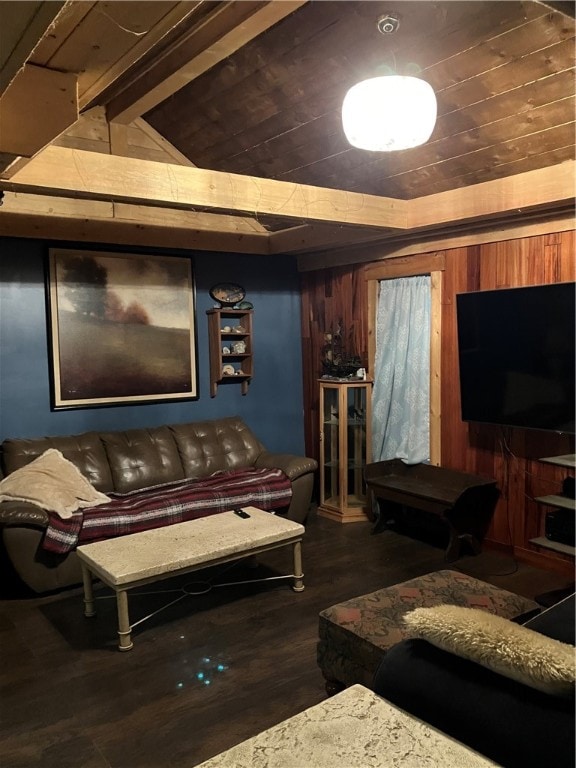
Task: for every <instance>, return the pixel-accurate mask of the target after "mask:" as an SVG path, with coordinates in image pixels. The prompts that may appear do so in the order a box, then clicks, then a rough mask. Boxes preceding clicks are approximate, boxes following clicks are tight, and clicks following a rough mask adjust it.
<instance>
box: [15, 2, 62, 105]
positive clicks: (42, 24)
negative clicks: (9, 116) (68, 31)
mask: <svg viewBox="0 0 576 768" xmlns="http://www.w3.org/2000/svg"><path fill="white" fill-rule="evenodd" d="M64 5H65V3H64V2H50V3H45V2H28V3H14V2H1V3H0V19H1V20H2V24H1V25H0V94H1V93H3V92H4V91H5V90H6V88H7V87H8V86H9V84H10V83H11V82H12V80H13V79H14V77H15V76H16V73H17V72H18V70H19V69H20V68H21V67H22V66H24V64H25V63H26V61H27V60H28V57H29V56H30V54H31V52H32V50H33V49H34V46H35V45H36V44H37V42H38V40H39V39H40V38H41V37H42V36H43V35H44V34H45V32H46V30H47V29H48V28H49V27H50V26H51V25H52V23H53V21H54V19H55V18H56V17H57V16H58V14H59V13H60V11H61V10H62V8H63V6H64Z"/></svg>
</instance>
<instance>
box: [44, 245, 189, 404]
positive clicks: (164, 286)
mask: <svg viewBox="0 0 576 768" xmlns="http://www.w3.org/2000/svg"><path fill="white" fill-rule="evenodd" d="M48 288H49V290H48V296H49V309H50V328H51V352H52V355H51V357H52V389H53V403H52V407H53V409H60V408H82V407H94V406H100V405H114V404H117V405H121V404H133V403H137V402H154V401H158V400H189V399H195V398H197V396H198V395H197V363H196V328H195V311H194V284H193V279H192V265H191V261H190V259H188V258H184V257H171V256H148V255H139V254H129V253H108V252H100V251H77V250H69V249H51V250H50V253H49V269H48Z"/></svg>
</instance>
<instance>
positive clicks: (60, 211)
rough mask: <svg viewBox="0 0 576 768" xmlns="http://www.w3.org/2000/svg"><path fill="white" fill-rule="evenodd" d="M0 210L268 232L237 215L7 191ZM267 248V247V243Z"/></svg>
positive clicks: (207, 229)
mask: <svg viewBox="0 0 576 768" xmlns="http://www.w3.org/2000/svg"><path fill="white" fill-rule="evenodd" d="M3 213H15V214H32V215H35V216H62V217H69V218H75V219H82V218H94V219H115V220H118V221H126V222H131V223H134V224H138V223H140V224H144V225H146V224H157V225H160V224H163V226H165V227H166V228H172V227H174V228H176V229H190V230H195V231H198V232H213V233H214V234H218V235H227V234H233V235H241V234H243V235H260V236H261V239H262V240H267V238H268V234H267V232H266V231H265V230H263V229H262V228H260V229H259V228H258V226H257V225H256V224H255V223H254V222H253V221H252V220H251V219H246V218H243V217H240V216H226V215H222V214H215V213H196V212H192V211H181V210H171V209H169V208H154V207H152V206H146V207H145V206H137V205H129V204H125V203H112V202H107V201H104V200H76V199H73V198H66V197H47V196H45V195H29V194H23V193H14V192H6V193H5V195H4V200H3V205H2V207H1V209H0V216H2V214H3ZM266 250H268V248H267V247H266Z"/></svg>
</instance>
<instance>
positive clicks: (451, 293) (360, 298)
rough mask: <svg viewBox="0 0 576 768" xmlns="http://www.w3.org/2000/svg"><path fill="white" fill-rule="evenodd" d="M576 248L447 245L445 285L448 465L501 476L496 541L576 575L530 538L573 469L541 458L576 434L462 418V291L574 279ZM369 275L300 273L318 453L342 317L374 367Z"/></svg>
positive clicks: (556, 238) (540, 239)
mask: <svg viewBox="0 0 576 768" xmlns="http://www.w3.org/2000/svg"><path fill="white" fill-rule="evenodd" d="M575 252H576V237H575V233H574V232H573V231H572V232H559V233H553V234H548V235H539V236H535V237H526V238H521V239H517V240H508V241H504V242H494V243H487V244H481V245H471V246H467V247H461V248H454V249H447V250H445V251H444V255H445V271H444V273H443V275H444V277H443V289H442V290H443V295H442V417H441V423H442V436H441V438H442V461H441V464H442V466H445V467H448V468H451V469H461V470H464V471H467V472H472V473H476V474H479V475H484V476H489V477H495V478H496V479H497V481H498V487H499V488H500V491H501V498H500V500H499V502H498V505H497V508H496V512H495V515H494V519H493V521H492V525H491V526H490V529H489V531H488V534H487V538H486V543H487V544H488V546H492V547H495V548H501V549H509V547H510V545H512V546H513V551H514V554H515V555H516V556H517V557H518V558H519V559H522V560H524V561H527V562H531V563H532V564H534V565H539V566H541V567H547V568H550V569H553V570H557V571H560V572H563V573H566V574H569V575H573V574H574V559H573V558H572V557H570V556H569V555H563V554H561V553H556V552H552V551H550V550H545V549H542V548H539V547H537V546H535V545H532V544H530V543H529V539H531V538H534V537H536V536H542V535H544V515H545V513H546V511H547V510H549V509H550V508H548V507H542V506H540V505H538V504H537V503H536V502H534V501H533V499H534V497H535V496H543V495H547V494H552V493H560V491H561V483H562V480H563V478H564V477H566V475H567V474H569V473H570V471H569V470H567V469H565V468H564V469H563V468H561V467H555V466H553V465H548V464H542V463H541V462H539V461H537V459H538V457H542V456H555V455H561V454H565V453H573V452H574V440H573V438H569V437H567V436H561V435H555V434H551V433H547V432H540V431H532V430H521V429H512V428H507V427H506V428H500V427H496V426H490V425H480V424H466V423H464V422H462V421H461V419H460V415H459V414H460V394H459V376H458V349H457V335H456V302H455V294H456V293H460V292H464V291H472V290H489V289H492V288H507V287H513V286H521V285H536V284H539V283H550V282H566V281H570V280H574V277H575V267H576V259H575ZM363 271H364V265H356V266H349V267H335V268H330V269H324V270H318V271H315V272H303V273H302V274H301V285H302V337H303V355H304V371H305V380H304V406H305V414H306V416H305V418H306V426H305V435H306V451H307V455H308V456H314V457H315V458H317V459H318V430H319V413H318V377H319V376H320V373H321V364H320V361H321V349H322V345H323V342H324V339H323V334H324V332H326V331H329V330H330V328H331V326H332V325H334V324H336V323H337V322H338V320H339V319H340V318H342V319H343V321H344V323H343V324H344V328H345V329H346V328H348V329H350V330H351V334H352V337H353V339H354V341H355V344H356V350H355V352H356V353H357V354H358V355H359V356H360V357H361V359H362V361H363V363H364V364H365V365H366V366H367V367H368V360H367V348H368V344H367V337H368V327H369V324H368V318H367V290H366V283H365V281H364V280H363ZM543 322H545V318H543ZM369 373H371V371H369Z"/></svg>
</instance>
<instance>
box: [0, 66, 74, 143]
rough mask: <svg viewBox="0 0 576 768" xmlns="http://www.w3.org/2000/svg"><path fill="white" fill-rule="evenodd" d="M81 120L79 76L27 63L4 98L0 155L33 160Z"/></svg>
mask: <svg viewBox="0 0 576 768" xmlns="http://www.w3.org/2000/svg"><path fill="white" fill-rule="evenodd" d="M77 120H78V79H77V76H76V75H75V74H72V73H68V72H58V71H56V70H53V69H45V68H44V67H36V66H34V65H32V64H25V65H24V66H23V67H22V69H20V70H19V72H18V74H17V75H16V77H15V78H14V80H13V81H12V82H11V83H10V85H9V86H8V88H7V89H6V91H5V92H4V93H3V94H2V96H1V97H0V152H2V153H6V154H12V155H15V156H22V157H32V156H33V155H35V154H36V153H37V152H39V151H40V150H41V149H42V148H43V147H45V146H46V145H47V144H49V143H50V142H51V141H52V140H53V139H55V138H56V137H57V136H59V135H60V134H61V133H63V132H64V131H66V130H67V129H68V128H70V126H71V125H73V124H74V123H75V122H76V121H77Z"/></svg>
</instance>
